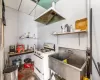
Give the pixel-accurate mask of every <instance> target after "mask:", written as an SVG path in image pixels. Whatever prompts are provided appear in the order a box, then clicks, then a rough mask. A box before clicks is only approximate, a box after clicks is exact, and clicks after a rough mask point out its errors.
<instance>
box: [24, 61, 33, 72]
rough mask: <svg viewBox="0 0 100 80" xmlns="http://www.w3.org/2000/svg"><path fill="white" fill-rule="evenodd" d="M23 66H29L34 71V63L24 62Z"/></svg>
mask: <svg viewBox="0 0 100 80" xmlns="http://www.w3.org/2000/svg"><path fill="white" fill-rule="evenodd" d="M24 68H30V69H32V70H33V71H34V64H32V63H24Z"/></svg>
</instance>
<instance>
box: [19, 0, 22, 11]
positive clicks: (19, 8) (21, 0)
mask: <svg viewBox="0 0 100 80" xmlns="http://www.w3.org/2000/svg"><path fill="white" fill-rule="evenodd" d="M22 1H23V0H21V1H20V4H19V8H18V11H19V9H20V7H21V4H22Z"/></svg>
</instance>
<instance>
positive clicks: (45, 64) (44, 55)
mask: <svg viewBox="0 0 100 80" xmlns="http://www.w3.org/2000/svg"><path fill="white" fill-rule="evenodd" d="M54 53H55V45H54V44H51V43H45V44H44V47H43V49H40V50H36V51H35V53H34V57H33V58H34V66H35V69H34V72H35V73H36V74H37V76H38V77H39V78H40V80H48V79H49V78H50V69H49V61H48V60H49V57H48V56H49V55H51V54H54Z"/></svg>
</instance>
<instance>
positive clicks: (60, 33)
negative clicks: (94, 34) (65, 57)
mask: <svg viewBox="0 0 100 80" xmlns="http://www.w3.org/2000/svg"><path fill="white" fill-rule="evenodd" d="M75 33H87V31H77V32H64V33H62V32H59V33H53V35H66V34H75Z"/></svg>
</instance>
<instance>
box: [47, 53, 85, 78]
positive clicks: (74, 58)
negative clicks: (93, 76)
mask: <svg viewBox="0 0 100 80" xmlns="http://www.w3.org/2000/svg"><path fill="white" fill-rule="evenodd" d="M64 59H67V62H68V63H64V62H63V60H64ZM85 66H86V60H84V59H83V58H81V57H79V56H78V55H75V54H71V55H70V56H68V54H67V53H66V54H61V53H60V54H59V53H57V54H53V55H50V56H49V68H50V69H51V70H53V71H54V72H55V73H57V74H58V75H60V76H61V77H63V78H65V79H66V80H81V77H82V76H84V74H85Z"/></svg>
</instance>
